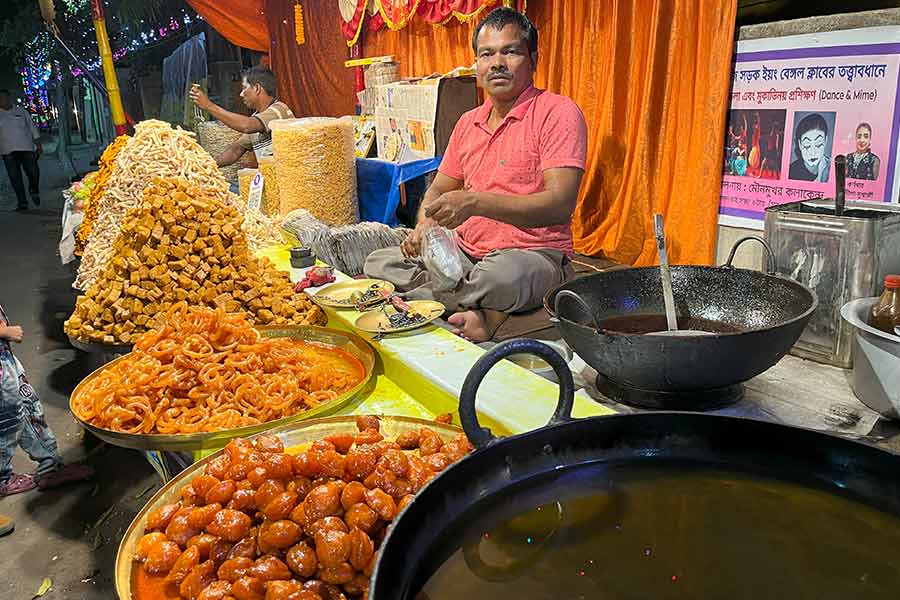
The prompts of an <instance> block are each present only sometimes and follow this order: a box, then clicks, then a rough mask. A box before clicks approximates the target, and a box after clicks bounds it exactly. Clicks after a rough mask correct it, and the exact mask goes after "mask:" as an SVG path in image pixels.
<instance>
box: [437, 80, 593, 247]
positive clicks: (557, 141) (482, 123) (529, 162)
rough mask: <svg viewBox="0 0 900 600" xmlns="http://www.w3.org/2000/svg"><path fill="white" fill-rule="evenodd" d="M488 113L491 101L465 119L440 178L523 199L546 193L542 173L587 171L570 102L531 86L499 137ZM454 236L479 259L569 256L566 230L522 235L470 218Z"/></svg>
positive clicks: (581, 123)
mask: <svg viewBox="0 0 900 600" xmlns="http://www.w3.org/2000/svg"><path fill="white" fill-rule="evenodd" d="M490 114H491V102H490V100H487V101H485V103H484V104H482V105H481V106H479V107H478V108H476V109H473V110H470V111H469V112H467V113H466V114H464V115H463V116H462V117H461V118H460V120H459V122H458V123H457V124H456V127H455V128H454V129H453V134H452V135H451V136H450V142H449V144H448V146H447V151H446V152H445V153H444V158H443V160H442V161H441V166H440V169H439V170H440V172H441V173H443V174H444V175H447V176H448V177H452V178H453V179H458V180H461V181H462V182H463V185H464V186H465V189H467V190H469V191H473V192H489V193H495V194H510V195H521V196H524V195H528V194H534V193H537V192H540V191H542V190H543V189H544V180H543V171H544V170H545V169H554V168H559V167H577V168H579V169H582V170H583V169H584V165H585V158H586V154H587V123H585V120H584V115H583V114H582V112H581V109H579V108H578V105H577V104H575V103H574V102H572V101H571V100H570V99H568V98H566V97H565V96H560V95H558V94H553V93H551V92H548V91H545V90H539V89H537V88H535V87H533V86H532V87H529V88H528V89H526V90H525V91H524V92H522V94H521V95H520V96H519V99H518V100H517V101H516V104H515V105H514V106H513V108H512V110H511V111H510V112H509V114H508V115H506V118H505V119H503V122H502V123H500V125H499V127H497V129H495V130H494V131H491V130H490V128H489V127H488V117H489V116H490ZM510 202H515V199H510ZM456 233H457V239H458V240H459V245H460V247H461V248H462V249H463V250H464V251H465V252H466V253H467V254H469V255H471V256H474V257H476V258H483V257H484V256H485V255H487V254H488V253H490V252H491V251H493V250H500V249H504V248H522V249H528V248H556V249H559V250H563V251H565V252H571V251H572V230H571V227H570V226H569V224H568V223H567V224H565V225H553V226H550V227H535V228H524V227H516V226H515V225H509V224H507V223H501V222H499V221H495V220H493V219H488V218H486V217H472V218H470V219H469V220H467V221H466V222H465V223H463V224H462V225H461V226H460V227H458V228H457V229H456Z"/></svg>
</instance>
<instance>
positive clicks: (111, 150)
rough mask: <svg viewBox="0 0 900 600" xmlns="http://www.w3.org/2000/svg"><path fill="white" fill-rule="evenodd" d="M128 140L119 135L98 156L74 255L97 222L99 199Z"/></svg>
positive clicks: (79, 251)
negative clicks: (98, 160) (95, 171)
mask: <svg viewBox="0 0 900 600" xmlns="http://www.w3.org/2000/svg"><path fill="white" fill-rule="evenodd" d="M129 139H130V138H129V137H128V136H127V135H120V136H119V137H117V138H116V139H115V141H113V143H112V144H110V145H109V146H107V147H106V150H104V151H103V154H102V155H100V164H99V169H98V171H97V176H96V178H95V179H94V185H93V187H92V188H91V194H90V196H89V197H88V200H87V202H86V203H85V205H84V219H83V220H82V221H81V225H80V226H79V227H78V231H77V232H76V234H75V254H77V255H78V256H81V253H82V252H83V251H84V247H85V246H86V245H87V242H88V238H90V235H91V231H92V230H93V229H94V221H96V220H97V211H98V209H99V206H100V199H101V198H103V194H104V193H105V192H106V184H107V183H108V182H109V178H110V176H111V175H112V172H113V166H114V165H115V162H116V157H117V156H118V155H119V152H121V150H122V149H123V148H124V147H125V145H126V144H128V140H129Z"/></svg>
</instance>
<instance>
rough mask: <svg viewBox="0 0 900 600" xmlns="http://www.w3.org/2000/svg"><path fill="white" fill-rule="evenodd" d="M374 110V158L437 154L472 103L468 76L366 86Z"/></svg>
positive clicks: (474, 96) (474, 94)
mask: <svg viewBox="0 0 900 600" xmlns="http://www.w3.org/2000/svg"><path fill="white" fill-rule="evenodd" d="M366 92H367V94H366V95H365V100H367V101H368V106H367V107H366V108H367V110H373V109H374V110H373V112H374V114H375V131H376V139H377V144H378V158H380V159H382V160H390V161H394V162H406V161H408V160H418V159H422V158H433V157H435V156H440V155H442V154H443V153H444V150H446V148H447V143H448V142H449V141H450V134H451V133H453V128H454V127H455V126H456V122H457V121H459V118H460V117H461V116H462V115H463V113H465V112H467V111H469V110H472V109H473V108H475V107H476V106H478V90H477V87H476V84H475V78H474V77H435V78H431V79H422V80H419V81H414V82H397V83H392V84H388V85H382V86H378V87H376V88H372V89H370V90H366Z"/></svg>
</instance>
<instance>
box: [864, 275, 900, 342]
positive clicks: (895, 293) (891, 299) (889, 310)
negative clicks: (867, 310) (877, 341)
mask: <svg viewBox="0 0 900 600" xmlns="http://www.w3.org/2000/svg"><path fill="white" fill-rule="evenodd" d="M869 325H871V326H872V327H874V328H876V329H880V330H881V331H884V332H887V333H890V334H893V333H894V330H895V328H897V327H900V275H888V276H887V277H885V278H884V293H883V294H881V298H879V299H878V302H876V303H875V306H873V307H872V314H871V315H870V317H869Z"/></svg>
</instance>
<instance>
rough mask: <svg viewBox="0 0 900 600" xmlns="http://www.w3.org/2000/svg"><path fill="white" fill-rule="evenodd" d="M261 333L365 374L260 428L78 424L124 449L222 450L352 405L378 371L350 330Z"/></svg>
mask: <svg viewBox="0 0 900 600" xmlns="http://www.w3.org/2000/svg"><path fill="white" fill-rule="evenodd" d="M257 329H258V330H259V332H260V333H261V334H262V335H263V336H265V337H289V338H293V339H295V340H303V341H306V342H318V343H322V344H329V345H332V346H335V347H337V348H340V349H341V350H344V351H345V352H348V353H349V354H351V355H352V356H354V357H355V358H357V359H358V360H359V361H360V362H361V363H362V365H363V367H364V368H365V371H366V372H365V375H364V376H363V378H362V380H360V382H359V383H358V384H357V385H356V386H355V387H353V388H352V389H350V390H347V391H346V392H344V393H343V394H341V395H339V396H338V397H337V398H335V399H334V400H332V401H331V402H326V403H324V404H321V405H319V406H317V407H315V408H312V409H309V410H306V411H303V412H300V413H297V414H295V415H291V416H290V417H284V418H283V419H277V420H275V421H268V422H266V423H260V424H259V425H250V426H248V427H239V428H236V429H223V430H222V431H209V432H199V433H182V434H159V433H143V434H139V433H122V432H119V431H110V430H109V429H102V428H100V427H97V426H96V425H92V424H90V423H88V422H87V421H83V420H81V419H79V418H78V417H77V416H76V415H75V412H74V411H72V415H73V416H74V417H75V419H76V420H77V421H78V423H79V425H81V426H82V427H84V428H85V429H87V430H88V431H90V432H91V433H93V434H94V435H96V436H97V437H98V438H100V439H101V440H103V441H104V442H106V443H108V444H112V445H113V446H121V447H122V448H132V449H134V450H169V451H175V452H193V451H197V450H210V449H218V448H222V447H224V446H225V444H227V443H228V440H230V439H232V438H236V437H247V436H250V435H253V434H255V433H259V432H261V431H266V430H268V429H272V428H273V427H280V426H282V425H287V424H290V423H296V422H298V421H305V420H307V419H313V418H315V417H319V416H322V415H325V414H328V413H329V412H333V411H335V410H338V409H339V408H341V407H342V406H344V405H346V404H347V403H348V402H350V401H351V400H352V399H353V397H354V396H356V395H357V394H359V393H360V392H361V391H363V390H364V389H365V388H366V386H367V385H368V384H369V380H370V379H371V378H372V372H373V371H374V369H375V352H374V351H373V350H372V347H371V346H370V345H369V344H368V343H367V342H366V341H365V340H364V339H363V338H361V337H359V336H358V335H356V334H355V333H350V332H346V331H337V330H335V329H325V328H323V327H313V326H310V325H295V326H262V327H257ZM127 356H128V355H127V354H126V355H125V356H122V357H120V358H117V359H116V360H114V361H112V362H110V363H108V364H106V365H103V366H102V367H100V368H99V369H97V370H96V371H94V372H93V373H91V374H90V375H88V376H87V377H85V378H84V379H83V380H82V381H81V383H79V384H78V386H77V387H76V388H75V391H74V392H72V395H71V397H70V398H69V410H70V411H71V410H72V401H73V400H74V399H75V398H76V397H77V396H78V394H79V393H80V392H81V391H82V390H84V389H86V388H88V387H90V386H91V384H92V382H93V380H94V379H96V378H97V377H98V376H99V374H100V373H102V372H103V370H104V369H109V368H112V367H113V365H115V364H116V363H117V362H119V361H121V360H124V359H125V358H127Z"/></svg>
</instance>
